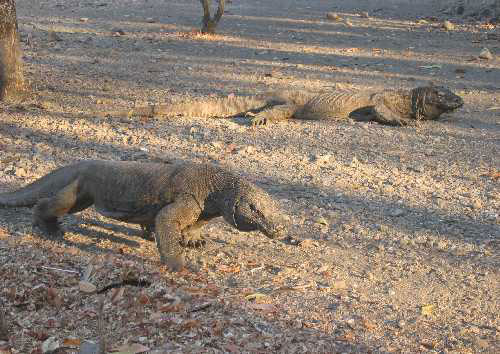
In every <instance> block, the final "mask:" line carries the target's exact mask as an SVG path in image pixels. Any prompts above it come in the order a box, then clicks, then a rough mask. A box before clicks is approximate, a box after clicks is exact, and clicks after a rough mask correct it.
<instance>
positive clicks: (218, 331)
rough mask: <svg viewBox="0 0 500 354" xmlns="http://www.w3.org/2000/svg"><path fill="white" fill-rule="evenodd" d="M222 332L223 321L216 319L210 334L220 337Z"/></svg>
mask: <svg viewBox="0 0 500 354" xmlns="http://www.w3.org/2000/svg"><path fill="white" fill-rule="evenodd" d="M223 333H224V322H223V321H217V322H216V323H215V324H214V325H213V328H212V335H214V336H217V337H221V336H222V334H223Z"/></svg>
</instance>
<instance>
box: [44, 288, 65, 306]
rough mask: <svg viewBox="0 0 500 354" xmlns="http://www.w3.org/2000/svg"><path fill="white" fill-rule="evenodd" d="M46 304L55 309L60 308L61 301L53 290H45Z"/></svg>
mask: <svg viewBox="0 0 500 354" xmlns="http://www.w3.org/2000/svg"><path fill="white" fill-rule="evenodd" d="M47 302H48V303H49V304H50V305H52V306H55V307H61V305H62V303H63V301H62V298H61V296H60V295H59V294H58V292H57V290H56V289H55V288H47Z"/></svg>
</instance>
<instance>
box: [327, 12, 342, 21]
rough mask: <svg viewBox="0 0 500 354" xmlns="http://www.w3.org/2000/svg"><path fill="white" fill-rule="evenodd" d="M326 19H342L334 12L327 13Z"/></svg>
mask: <svg viewBox="0 0 500 354" xmlns="http://www.w3.org/2000/svg"><path fill="white" fill-rule="evenodd" d="M326 18H327V19H329V20H333V21H341V20H342V18H341V17H340V16H339V15H337V13H336V12H328V13H327V14H326Z"/></svg>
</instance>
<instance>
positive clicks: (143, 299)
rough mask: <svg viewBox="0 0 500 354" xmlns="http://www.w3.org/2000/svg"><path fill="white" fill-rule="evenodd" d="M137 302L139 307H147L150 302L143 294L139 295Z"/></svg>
mask: <svg viewBox="0 0 500 354" xmlns="http://www.w3.org/2000/svg"><path fill="white" fill-rule="evenodd" d="M137 302H138V303H140V304H141V305H147V304H149V303H151V300H150V299H149V296H147V295H146V294H144V293H142V292H141V293H140V294H139V298H138V299H137Z"/></svg>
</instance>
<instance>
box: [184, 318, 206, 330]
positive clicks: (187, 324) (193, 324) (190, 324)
mask: <svg viewBox="0 0 500 354" xmlns="http://www.w3.org/2000/svg"><path fill="white" fill-rule="evenodd" d="M200 325H201V324H200V321H198V320H187V321H184V322H183V323H182V325H181V331H187V330H189V329H193V328H198V327H200Z"/></svg>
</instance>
